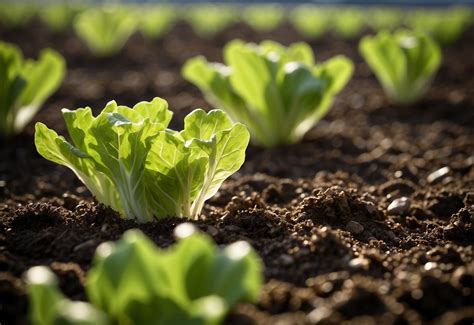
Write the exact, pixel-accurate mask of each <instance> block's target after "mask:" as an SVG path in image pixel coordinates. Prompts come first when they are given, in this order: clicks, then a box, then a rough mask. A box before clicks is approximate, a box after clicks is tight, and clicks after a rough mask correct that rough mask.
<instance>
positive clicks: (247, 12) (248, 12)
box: [242, 4, 285, 32]
mask: <svg viewBox="0 0 474 325" xmlns="http://www.w3.org/2000/svg"><path fill="white" fill-rule="evenodd" d="M284 15H285V12H284V9H283V8H282V7H280V6H278V5H274V4H270V5H252V6H249V7H247V8H245V9H244V10H243V12H242V19H243V21H244V22H245V23H246V24H247V25H249V26H251V27H252V28H253V29H254V30H256V31H259V32H269V31H271V30H273V29H275V28H276V27H277V26H278V25H279V24H280V23H281V22H282V21H283V18H284Z"/></svg>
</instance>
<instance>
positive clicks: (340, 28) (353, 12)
mask: <svg viewBox="0 0 474 325" xmlns="http://www.w3.org/2000/svg"><path fill="white" fill-rule="evenodd" d="M332 17H333V26H332V27H333V30H334V32H335V33H336V34H337V35H338V36H340V37H342V38H345V39H351V38H355V37H357V36H359V35H360V34H361V32H362V30H363V28H364V26H365V17H364V13H363V12H362V10H360V9H355V8H353V9H343V10H338V11H337V12H335V13H333V14H332Z"/></svg>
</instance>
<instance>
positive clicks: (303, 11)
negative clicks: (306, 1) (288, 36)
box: [290, 5, 330, 39]
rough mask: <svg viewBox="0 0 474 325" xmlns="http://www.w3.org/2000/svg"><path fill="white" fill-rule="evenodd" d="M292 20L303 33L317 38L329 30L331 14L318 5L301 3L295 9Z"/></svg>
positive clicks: (308, 36)
mask: <svg viewBox="0 0 474 325" xmlns="http://www.w3.org/2000/svg"><path fill="white" fill-rule="evenodd" d="M290 20H291V23H292V24H293V26H294V27H295V28H296V29H297V30H298V32H299V33H300V34H301V35H303V36H304V37H307V38H311V39H317V38H320V37H321V36H322V35H323V34H324V33H325V32H326V31H327V30H328V27H329V22H330V14H329V12H328V11H327V10H324V9H322V8H320V7H317V6H313V5H300V6H298V7H296V8H295V9H293V11H292V12H291V15H290Z"/></svg>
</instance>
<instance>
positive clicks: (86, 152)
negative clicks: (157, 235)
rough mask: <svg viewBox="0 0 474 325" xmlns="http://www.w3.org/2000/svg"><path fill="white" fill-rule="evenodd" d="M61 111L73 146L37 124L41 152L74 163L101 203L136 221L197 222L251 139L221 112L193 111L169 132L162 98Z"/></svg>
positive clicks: (62, 162) (57, 160) (238, 163)
mask: <svg viewBox="0 0 474 325" xmlns="http://www.w3.org/2000/svg"><path fill="white" fill-rule="evenodd" d="M62 112H63V117H64V120H65V121H66V125H67V128H68V131H69V135H70V137H71V139H72V143H70V142H68V141H66V139H64V137H62V136H59V135H58V134H57V133H56V132H55V131H54V130H51V129H49V128H48V127H47V126H46V125H44V124H42V123H40V122H38V123H37V124H36V133H35V144H36V149H37V150H38V152H39V153H40V154H41V155H42V156H43V157H44V158H46V159H48V160H50V161H52V162H55V163H57V164H60V165H63V166H66V167H68V168H70V169H71V170H72V171H73V172H74V173H75V174H76V175H77V177H78V178H79V179H80V180H81V181H82V182H83V183H84V184H85V185H86V187H87V188H88V189H89V190H90V191H91V192H92V194H93V195H94V196H95V197H96V198H97V200H98V201H99V202H101V203H103V204H105V205H108V206H110V207H112V208H113V209H114V210H116V211H118V212H119V213H120V214H121V215H122V216H123V217H124V218H127V219H135V220H137V221H139V222H149V221H152V220H153V218H154V217H156V218H165V217H168V216H177V217H185V218H194V219H197V218H198V217H199V215H200V214H201V210H202V208H203V206H204V202H205V201H206V200H207V199H209V198H210V197H212V196H213V195H214V194H216V193H217V191H218V190H219V187H220V186H221V184H222V183H223V182H224V180H225V179H226V178H228V177H229V176H230V175H232V174H233V173H235V172H236V171H237V170H238V169H239V168H240V166H242V164H243V162H244V160H245V149H246V148H247V145H248V142H249V138H250V135H249V132H248V131H247V129H246V127H245V126H244V125H242V124H240V123H235V124H234V123H232V121H231V120H230V119H229V117H228V116H227V115H226V114H225V113H224V112H222V111H220V110H213V111H210V112H209V113H207V114H206V113H205V112H204V111H203V110H200V109H197V110H194V111H193V112H191V113H189V114H188V115H187V116H186V118H185V119H184V130H182V131H180V132H178V131H174V130H171V129H168V128H167V127H168V124H169V122H170V120H171V116H172V113H171V111H170V110H168V103H167V102H166V101H165V100H163V99H161V98H155V99H153V100H152V101H151V102H140V103H138V104H136V105H135V106H134V107H133V108H130V107H126V106H122V105H117V103H116V102H114V101H112V102H109V103H108V104H107V106H106V107H105V108H104V110H103V111H102V112H101V113H100V114H99V115H98V116H97V117H94V116H93V115H92V110H91V109H90V108H80V109H77V110H74V111H70V110H67V109H63V111H62Z"/></svg>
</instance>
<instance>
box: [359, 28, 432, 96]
mask: <svg viewBox="0 0 474 325" xmlns="http://www.w3.org/2000/svg"><path fill="white" fill-rule="evenodd" d="M359 51H360V53H361V55H362V56H363V57H364V59H365V61H366V62H367V64H368V65H369V67H370V68H371V69H372V71H373V72H374V74H375V75H376V77H377V79H378V80H379V81H380V83H381V84H382V86H383V88H384V90H385V92H386V94H387V95H388V97H389V98H390V99H392V101H394V102H396V103H399V104H402V105H410V104H412V103H414V102H416V101H417V100H419V99H420V98H421V96H423V94H424V93H425V92H426V90H427V89H428V88H429V85H430V83H431V81H432V79H433V78H434V75H435V73H436V71H437V70H438V67H439V65H440V63H441V50H440V48H439V46H438V45H437V44H436V42H435V41H433V40H432V39H431V38H430V37H429V36H427V35H425V34H422V33H418V32H411V31H407V30H401V31H397V32H394V33H390V32H386V31H382V32H379V33H378V34H377V35H376V36H366V37H364V38H363V39H362V40H361V42H360V44H359Z"/></svg>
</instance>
